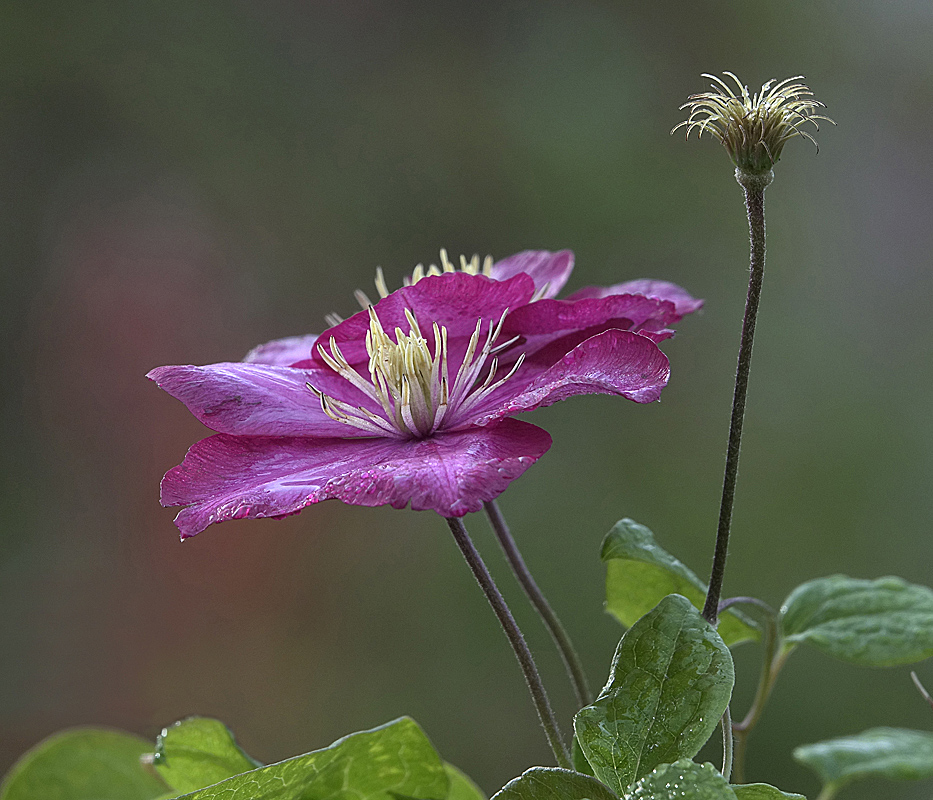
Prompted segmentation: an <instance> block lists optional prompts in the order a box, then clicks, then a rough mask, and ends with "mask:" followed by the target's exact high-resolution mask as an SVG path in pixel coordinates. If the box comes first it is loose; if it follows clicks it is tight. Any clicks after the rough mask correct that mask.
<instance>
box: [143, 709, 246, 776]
mask: <svg viewBox="0 0 933 800" xmlns="http://www.w3.org/2000/svg"><path fill="white" fill-rule="evenodd" d="M153 763H154V764H155V768H156V770H157V771H158V773H159V775H160V776H161V777H162V779H163V780H164V781H165V782H166V783H167V784H168V785H169V786H171V787H172V789H174V790H175V792H176V793H178V794H184V793H186V792H193V791H195V790H196V789H203V788H204V787H205V786H211V785H212V784H215V783H219V782H220V781H222V780H225V779H227V778H231V777H233V776H234V775H239V774H240V773H241V772H249V771H250V770H252V769H256V767H261V766H262V764H260V763H259V762H258V761H256V760H255V759H253V758H250V757H249V756H248V755H246V753H244V752H243V751H242V750H241V749H240V747H239V746H238V745H237V743H236V741H235V740H234V738H233V734H232V733H231V732H230V731H229V730H228V728H227V726H226V725H224V724H223V723H222V722H220V721H218V720H216V719H209V718H207V717H190V718H189V719H184V720H182V721H181V722H176V723H175V724H174V725H172V726H171V727H170V728H166V729H165V730H163V731H162V734H161V735H160V736H159V738H158V739H157V740H156V752H155V759H154V762H153Z"/></svg>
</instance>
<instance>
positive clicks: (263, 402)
mask: <svg viewBox="0 0 933 800" xmlns="http://www.w3.org/2000/svg"><path fill="white" fill-rule="evenodd" d="M146 377H147V378H149V379H150V380H152V381H155V383H156V384H157V385H158V386H159V387H160V388H162V389H164V390H165V391H166V392H168V393H169V394H170V395H172V397H175V398H177V399H178V400H181V402H182V403H184V404H185V405H186V406H187V407H188V410H189V411H191V413H192V414H194V416H195V417H197V418H198V419H199V420H200V421H201V422H203V423H204V424H205V425H207V427H208V428H210V429H211V430H213V431H217V432H218V433H230V434H235V435H247V436H340V437H342V436H368V435H371V434H368V433H366V432H364V431H362V430H360V429H358V428H354V427H352V426H349V425H346V424H345V423H342V422H336V421H335V420H332V419H331V418H330V417H328V416H327V415H326V414H325V413H324V412H323V410H322V409H321V401H320V399H319V398H318V397H317V396H316V395H315V394H314V393H313V392H312V391H311V390H310V389H308V387H307V385H306V384H308V383H310V384H311V385H312V386H314V387H315V388H316V389H318V390H319V391H323V392H324V393H325V394H327V395H329V396H330V397H333V398H335V399H337V400H341V401H343V402H346V403H350V404H351V405H353V406H365V407H367V408H369V410H371V411H376V410H378V408H379V407H378V406H377V405H376V404H375V403H374V402H373V401H371V400H369V398H367V397H365V396H364V395H363V394H362V392H360V391H359V390H358V389H356V388H354V387H353V386H352V385H351V384H350V383H348V382H347V381H345V380H344V379H343V378H340V377H339V376H337V375H336V373H334V372H333V371H331V370H330V369H326V368H325V369H315V370H305V369H292V368H290V367H275V366H269V365H266V364H243V363H238V362H237V363H221V364H209V365H207V366H204V367H195V366H180V367H157V368H156V369H154V370H152V372H150V373H149V374H148V375H147V376H146Z"/></svg>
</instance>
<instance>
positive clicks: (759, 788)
mask: <svg viewBox="0 0 933 800" xmlns="http://www.w3.org/2000/svg"><path fill="white" fill-rule="evenodd" d="M732 791H733V792H735V796H736V798H738V800H807V798H806V797H804V796H803V795H802V794H794V793H793V792H782V791H781V790H780V789H775V788H774V787H773V786H769V785H768V784H767V783H743V784H741V785H740V786H737V785H735V784H733V785H732Z"/></svg>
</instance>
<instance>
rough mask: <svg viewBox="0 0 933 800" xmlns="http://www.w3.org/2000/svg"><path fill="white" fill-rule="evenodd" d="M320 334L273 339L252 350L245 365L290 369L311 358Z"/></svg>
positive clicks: (244, 360)
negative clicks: (263, 365) (293, 365)
mask: <svg viewBox="0 0 933 800" xmlns="http://www.w3.org/2000/svg"><path fill="white" fill-rule="evenodd" d="M317 337H318V334H316V333H309V334H306V335H305V336H286V337H285V338H284V339H273V340H272V341H271V342H266V343H265V344H261V345H259V346H258V347H254V348H253V349H252V350H250V351H249V352H248V353H247V354H246V357H245V358H244V359H243V363H245V364H270V365H272V366H278V367H290V366H291V365H292V364H297V363H298V362H299V361H305V360H307V359H309V358H311V353H312V352H313V347H314V343H315V342H316V341H317Z"/></svg>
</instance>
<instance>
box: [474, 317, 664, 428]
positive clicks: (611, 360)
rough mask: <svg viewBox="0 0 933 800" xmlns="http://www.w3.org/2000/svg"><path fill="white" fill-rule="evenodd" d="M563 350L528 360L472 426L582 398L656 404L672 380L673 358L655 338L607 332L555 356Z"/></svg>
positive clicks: (477, 413) (488, 401) (491, 398)
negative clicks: (616, 398)
mask: <svg viewBox="0 0 933 800" xmlns="http://www.w3.org/2000/svg"><path fill="white" fill-rule="evenodd" d="M559 347H560V342H555V343H554V344H553V345H551V346H550V347H548V348H546V349H545V350H542V351H541V352H539V353H537V354H535V355H534V356H533V357H532V358H530V359H528V360H527V361H526V362H525V364H523V365H522V367H521V368H520V369H519V371H518V372H517V373H516V374H515V375H514V376H513V377H512V378H511V379H510V380H508V381H506V382H505V383H504V384H503V385H502V386H501V387H500V388H499V389H498V390H496V391H495V392H494V393H493V394H491V395H490V396H489V397H488V398H487V399H486V401H485V402H483V403H482V404H481V405H480V406H478V407H477V408H475V409H472V410H471V412H470V418H471V422H472V423H473V424H475V425H486V424H488V423H489V422H494V421H495V420H498V419H502V418H503V417H505V416H508V415H511V414H517V413H519V412H521V411H530V410H531V409H533V408H539V407H540V406H549V405H551V404H552V403H556V402H558V401H559V400H565V399H567V398H568V397H573V396H574V395H578V394H617V395H621V396H622V397H627V398H628V399H629V400H634V401H635V402H636V403H650V402H652V401H654V400H657V399H658V397H660V396H661V390H662V389H663V388H664V387H665V386H666V385H667V381H668V378H669V377H670V372H671V370H670V365H669V363H668V360H667V356H665V355H664V353H662V352H661V351H660V350H659V349H658V346H657V345H656V344H655V343H654V342H652V341H651V340H650V339H648V338H647V337H645V336H639V335H638V334H635V333H631V332H630V331H618V330H610V331H605V332H603V333H601V334H599V335H598V336H593V337H592V338H590V339H587V340H586V341H585V342H583V343H582V344H579V345H577V346H576V347H574V348H573V349H572V350H571V351H570V352H569V353H567V354H566V355H564V356H563V357H561V358H554V355H556V354H553V353H552V351H554V350H556V349H557V348H559Z"/></svg>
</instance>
